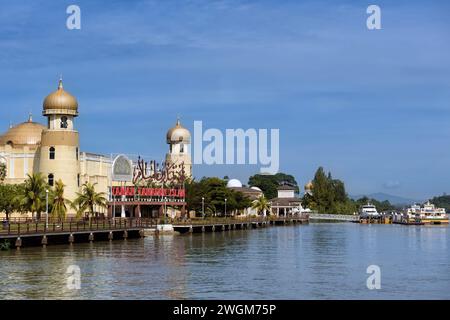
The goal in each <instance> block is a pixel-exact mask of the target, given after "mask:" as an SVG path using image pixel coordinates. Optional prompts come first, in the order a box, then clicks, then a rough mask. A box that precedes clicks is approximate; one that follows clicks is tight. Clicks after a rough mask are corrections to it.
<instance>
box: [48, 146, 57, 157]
mask: <svg viewBox="0 0 450 320" xmlns="http://www.w3.org/2000/svg"><path fill="white" fill-rule="evenodd" d="M48 158H49V159H50V160H55V147H50V149H49V154H48Z"/></svg>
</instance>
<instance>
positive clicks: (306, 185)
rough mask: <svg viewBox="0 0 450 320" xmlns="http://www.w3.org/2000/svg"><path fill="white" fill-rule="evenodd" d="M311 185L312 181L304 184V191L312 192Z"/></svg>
mask: <svg viewBox="0 0 450 320" xmlns="http://www.w3.org/2000/svg"><path fill="white" fill-rule="evenodd" d="M312 188H313V184H312V181H309V182H308V183H307V184H305V190H312Z"/></svg>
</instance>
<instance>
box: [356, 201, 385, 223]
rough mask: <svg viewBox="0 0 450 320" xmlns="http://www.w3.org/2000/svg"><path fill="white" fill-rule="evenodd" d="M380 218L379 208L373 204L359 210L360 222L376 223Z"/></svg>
mask: <svg viewBox="0 0 450 320" xmlns="http://www.w3.org/2000/svg"><path fill="white" fill-rule="evenodd" d="M380 217H381V215H380V214H379V213H378V211H377V208H376V207H375V206H374V205H373V204H371V203H367V204H366V205H363V206H361V207H360V208H359V221H360V222H361V223H371V222H375V221H378V220H379V219H380Z"/></svg>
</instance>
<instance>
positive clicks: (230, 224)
mask: <svg viewBox="0 0 450 320" xmlns="http://www.w3.org/2000/svg"><path fill="white" fill-rule="evenodd" d="M162 222H163V221H162V220H161V219H159V220H158V219H145V218H112V219H91V220H90V221H89V220H75V219H70V220H66V221H57V222H49V223H48V224H47V223H46V221H45V220H44V221H43V220H39V221H34V220H29V219H24V220H21V219H15V220H14V219H11V220H10V221H9V222H8V223H6V222H4V223H3V228H2V229H0V244H4V243H5V242H7V243H9V247H10V248H17V249H20V248H21V247H30V246H47V245H52V244H74V243H81V242H93V241H108V240H109V241H112V240H120V239H122V240H123V239H127V238H139V237H144V236H145V235H146V234H147V233H146V232H147V231H151V232H150V233H152V234H155V235H157V234H158V228H157V226H158V224H162ZM308 222H309V216H308V215H291V216H285V217H284V216H283V217H274V216H270V217H244V218H240V217H239V218H238V217H226V218H220V217H214V218H205V219H202V218H194V219H186V220H175V221H167V223H170V224H171V225H172V226H173V231H175V232H177V233H180V234H185V233H194V232H196V233H197V232H198V233H200V232H215V231H226V230H237V229H257V228H262V227H268V226H275V225H280V226H281V225H292V224H305V223H308Z"/></svg>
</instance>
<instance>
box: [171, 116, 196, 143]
mask: <svg viewBox="0 0 450 320" xmlns="http://www.w3.org/2000/svg"><path fill="white" fill-rule="evenodd" d="M166 138H167V143H168V144H171V143H174V142H175V143H176V142H183V143H191V133H190V132H189V130H188V129H186V128H185V127H183V126H182V125H181V123H180V119H177V123H176V125H175V127H173V128H171V129H169V131H167V135H166Z"/></svg>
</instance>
